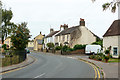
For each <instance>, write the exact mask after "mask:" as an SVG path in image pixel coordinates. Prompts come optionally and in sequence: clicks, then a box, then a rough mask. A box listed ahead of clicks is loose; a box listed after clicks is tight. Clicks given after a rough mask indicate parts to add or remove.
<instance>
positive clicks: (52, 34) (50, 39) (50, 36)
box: [44, 28, 59, 48]
mask: <svg viewBox="0 0 120 80" xmlns="http://www.w3.org/2000/svg"><path fill="white" fill-rule="evenodd" d="M58 32H59V31H54V30H53V29H52V28H51V29H50V33H49V34H48V35H47V36H45V37H44V48H47V43H54V44H55V41H54V39H55V34H57V33H58Z"/></svg>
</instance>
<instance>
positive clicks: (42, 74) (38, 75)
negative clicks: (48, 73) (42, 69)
mask: <svg viewBox="0 0 120 80" xmlns="http://www.w3.org/2000/svg"><path fill="white" fill-rule="evenodd" d="M43 75H45V73H43V74H41V75H38V76H36V77H34V78H39V77H41V76H43Z"/></svg>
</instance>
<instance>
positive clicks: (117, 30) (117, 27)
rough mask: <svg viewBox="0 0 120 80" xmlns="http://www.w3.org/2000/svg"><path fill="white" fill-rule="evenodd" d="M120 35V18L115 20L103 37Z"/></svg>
mask: <svg viewBox="0 0 120 80" xmlns="http://www.w3.org/2000/svg"><path fill="white" fill-rule="evenodd" d="M117 35H120V20H115V21H114V22H113V23H112V25H111V26H110V27H109V29H108V30H107V31H106V33H105V34H104V35H103V37H107V36H117Z"/></svg>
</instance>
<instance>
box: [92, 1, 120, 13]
mask: <svg viewBox="0 0 120 80" xmlns="http://www.w3.org/2000/svg"><path fill="white" fill-rule="evenodd" d="M92 1H93V2H94V1H96V0H92ZM119 4H120V0H113V1H112V2H107V3H104V4H103V5H102V7H103V11H104V10H106V9H108V8H110V9H111V12H113V13H114V12H115V11H116V8H117V6H119Z"/></svg>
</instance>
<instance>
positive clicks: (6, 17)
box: [2, 9, 15, 43]
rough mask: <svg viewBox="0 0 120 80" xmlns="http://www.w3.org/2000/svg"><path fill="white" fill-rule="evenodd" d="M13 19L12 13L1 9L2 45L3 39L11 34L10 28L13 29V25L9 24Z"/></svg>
mask: <svg viewBox="0 0 120 80" xmlns="http://www.w3.org/2000/svg"><path fill="white" fill-rule="evenodd" d="M12 17H13V13H12V11H11V10H10V9H9V10H6V9H2V43H3V42H4V39H5V38H6V37H7V36H8V34H10V33H11V31H12V28H14V26H15V24H14V23H11V22H10V20H11V19H12Z"/></svg>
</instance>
